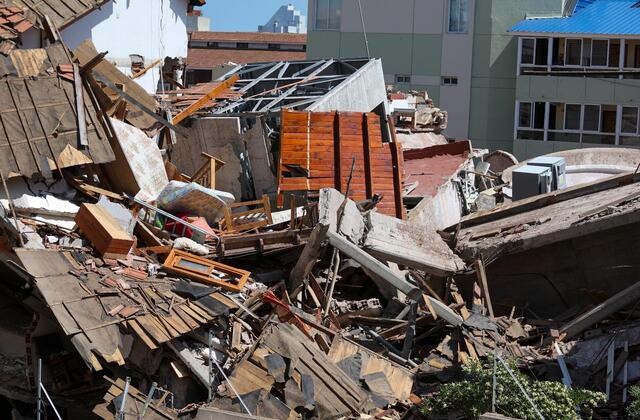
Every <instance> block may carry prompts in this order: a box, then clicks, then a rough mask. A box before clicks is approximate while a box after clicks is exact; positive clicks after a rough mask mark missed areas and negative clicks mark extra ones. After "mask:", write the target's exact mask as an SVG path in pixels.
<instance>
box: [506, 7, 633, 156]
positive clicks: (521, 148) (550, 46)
mask: <svg viewBox="0 0 640 420" xmlns="http://www.w3.org/2000/svg"><path fill="white" fill-rule="evenodd" d="M564 15H565V17H559V18H547V19H527V20H524V21H522V22H520V23H518V24H517V25H515V26H514V27H513V28H512V30H511V33H512V34H515V35H518V37H519V39H518V41H519V50H518V60H517V62H518V79H517V90H516V109H517V113H516V115H515V122H514V127H513V134H514V151H515V153H516V155H518V157H532V156H537V155H540V154H545V153H550V152H554V151H559V150H566V149H576V148H582V147H599V146H616V145H620V146H625V147H629V146H635V147H638V146H640V132H639V131H638V128H639V123H638V114H639V112H638V107H639V106H640V80H638V79H639V78H640V8H639V7H638V1H637V0H595V1H594V0H577V1H576V0H573V1H570V2H567V7H566V10H565V12H564Z"/></svg>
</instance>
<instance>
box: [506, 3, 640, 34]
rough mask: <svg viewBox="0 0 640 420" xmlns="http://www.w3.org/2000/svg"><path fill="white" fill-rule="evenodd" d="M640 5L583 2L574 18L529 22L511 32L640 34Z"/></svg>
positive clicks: (521, 23) (541, 19)
mask: <svg viewBox="0 0 640 420" xmlns="http://www.w3.org/2000/svg"><path fill="white" fill-rule="evenodd" d="M639 6H640V1H639V0H579V1H578V2H577V4H576V8H575V10H574V13H573V15H571V16H568V17H557V18H536V19H525V20H522V21H520V22H519V23H517V24H516V25H515V26H514V27H512V28H511V29H509V32H522V33H545V34H546V33H563V34H593V35H640V7H639Z"/></svg>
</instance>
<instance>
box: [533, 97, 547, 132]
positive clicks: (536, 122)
mask: <svg viewBox="0 0 640 420" xmlns="http://www.w3.org/2000/svg"><path fill="white" fill-rule="evenodd" d="M544 108H545V103H544V102H534V104H533V128H537V129H540V130H543V129H544Z"/></svg>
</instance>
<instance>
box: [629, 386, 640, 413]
mask: <svg viewBox="0 0 640 420" xmlns="http://www.w3.org/2000/svg"><path fill="white" fill-rule="evenodd" d="M629 395H631V402H630V403H629V405H628V406H627V414H628V415H629V418H631V419H640V386H638V385H634V386H631V387H629Z"/></svg>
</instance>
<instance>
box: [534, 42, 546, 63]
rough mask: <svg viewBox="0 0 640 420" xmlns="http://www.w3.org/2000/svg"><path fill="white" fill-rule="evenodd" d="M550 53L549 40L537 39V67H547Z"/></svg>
mask: <svg viewBox="0 0 640 420" xmlns="http://www.w3.org/2000/svg"><path fill="white" fill-rule="evenodd" d="M548 53H549V40H548V39H546V38H538V39H536V66H546V65H547V58H548V57H547V55H548Z"/></svg>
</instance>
